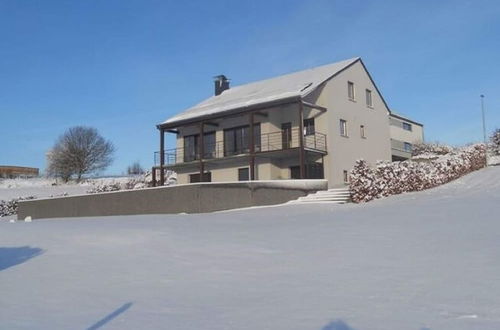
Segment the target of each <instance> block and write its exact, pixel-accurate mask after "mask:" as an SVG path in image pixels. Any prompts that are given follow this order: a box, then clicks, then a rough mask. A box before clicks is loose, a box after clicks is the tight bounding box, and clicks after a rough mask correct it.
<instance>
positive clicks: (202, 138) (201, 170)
mask: <svg viewBox="0 0 500 330" xmlns="http://www.w3.org/2000/svg"><path fill="white" fill-rule="evenodd" d="M204 126H205V124H204V123H203V122H201V123H200V139H199V143H200V145H199V146H198V150H199V153H200V154H199V158H200V182H204V181H205V178H204V175H203V174H204V172H205V166H204V164H203V155H204V154H205V146H204V144H205V143H204V136H203V135H204V128H205V127H204Z"/></svg>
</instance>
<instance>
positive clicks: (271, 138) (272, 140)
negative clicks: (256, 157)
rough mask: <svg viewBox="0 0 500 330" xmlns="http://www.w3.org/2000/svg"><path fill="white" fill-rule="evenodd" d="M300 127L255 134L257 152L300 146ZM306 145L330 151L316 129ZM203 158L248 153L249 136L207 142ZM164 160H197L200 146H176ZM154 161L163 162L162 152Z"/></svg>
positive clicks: (166, 151) (321, 134)
mask: <svg viewBox="0 0 500 330" xmlns="http://www.w3.org/2000/svg"><path fill="white" fill-rule="evenodd" d="M299 132H300V129H299V128H292V129H288V130H287V129H285V130H282V131H277V132H271V133H262V134H260V135H259V136H256V137H255V153H262V152H271V151H280V150H287V149H293V148H298V147H299V146H300V140H299V137H300V135H299ZM304 148H305V149H308V150H312V151H317V152H324V153H326V151H327V145H326V135H325V134H323V133H319V132H314V133H311V134H308V135H304ZM203 149H204V152H203V159H207V160H208V159H216V158H224V157H229V156H235V155H241V154H249V153H250V145H249V139H248V138H243V139H240V140H238V141H230V142H228V141H226V143H225V144H224V141H216V142H215V143H205V145H204V147H203ZM164 155H165V164H166V165H173V164H179V163H188V162H194V161H197V160H199V159H200V150H199V148H194V147H191V148H173V149H168V150H165V153H164ZM154 162H155V165H159V164H160V152H158V151H156V152H155V153H154Z"/></svg>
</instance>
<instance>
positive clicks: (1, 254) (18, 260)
mask: <svg viewBox="0 0 500 330" xmlns="http://www.w3.org/2000/svg"><path fill="white" fill-rule="evenodd" d="M43 252H44V251H43V250H42V249H39V248H32V247H30V246H19V247H0V271H2V270H4V269H7V268H9V267H12V266H16V265H19V264H22V263H23V262H26V261H28V260H30V259H31V258H34V257H37V256H39V255H41V254H42V253H43Z"/></svg>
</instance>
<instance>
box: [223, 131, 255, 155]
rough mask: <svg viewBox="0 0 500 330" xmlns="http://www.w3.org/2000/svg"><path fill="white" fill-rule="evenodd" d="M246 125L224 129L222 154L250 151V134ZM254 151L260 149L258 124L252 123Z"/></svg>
mask: <svg viewBox="0 0 500 330" xmlns="http://www.w3.org/2000/svg"><path fill="white" fill-rule="evenodd" d="M248 127H249V126H248V125H247V126H241V127H235V128H231V129H227V130H225V131H224V156H231V155H238V154H243V153H247V152H249V151H250V144H249V142H250V141H249V140H250V134H249V131H248ZM253 129H254V131H253V134H254V141H255V151H260V124H254V127H253Z"/></svg>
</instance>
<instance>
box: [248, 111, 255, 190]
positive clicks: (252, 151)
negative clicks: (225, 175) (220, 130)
mask: <svg viewBox="0 0 500 330" xmlns="http://www.w3.org/2000/svg"><path fill="white" fill-rule="evenodd" d="M253 117H254V114H253V112H250V114H249V118H248V119H249V124H250V128H249V130H250V133H249V135H250V180H251V181H253V180H255V136H254V135H255V134H254V130H253V129H254V128H253V126H254V124H253V120H254V118H253Z"/></svg>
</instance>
